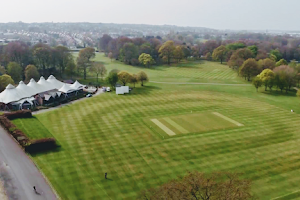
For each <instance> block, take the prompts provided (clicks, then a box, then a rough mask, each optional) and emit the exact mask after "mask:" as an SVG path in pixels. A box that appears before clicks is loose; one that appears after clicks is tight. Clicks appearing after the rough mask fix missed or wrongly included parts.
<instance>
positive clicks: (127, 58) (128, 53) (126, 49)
mask: <svg viewBox="0 0 300 200" xmlns="http://www.w3.org/2000/svg"><path fill="white" fill-rule="evenodd" d="M137 58H138V48H137V46H135V45H134V44H133V43H132V42H129V43H125V44H124V46H123V48H121V49H120V59H121V60H123V62H124V63H126V64H131V61H132V59H137Z"/></svg>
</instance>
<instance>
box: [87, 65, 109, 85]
mask: <svg viewBox="0 0 300 200" xmlns="http://www.w3.org/2000/svg"><path fill="white" fill-rule="evenodd" d="M90 71H91V72H92V73H94V74H96V76H97V83H98V76H99V75H100V76H101V78H102V79H103V76H104V75H105V74H106V68H105V66H104V65H103V64H102V63H93V64H92V66H91V67H90Z"/></svg>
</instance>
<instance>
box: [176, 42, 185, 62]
mask: <svg viewBox="0 0 300 200" xmlns="http://www.w3.org/2000/svg"><path fill="white" fill-rule="evenodd" d="M183 57H184V53H183V50H182V47H181V46H180V45H178V46H176V47H175V49H174V58H175V59H176V60H177V63H179V62H180V61H181V60H182V58H183Z"/></svg>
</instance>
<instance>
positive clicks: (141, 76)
mask: <svg viewBox="0 0 300 200" xmlns="http://www.w3.org/2000/svg"><path fill="white" fill-rule="evenodd" d="M137 77H138V81H139V82H141V86H144V83H145V82H148V81H149V78H148V76H147V74H146V73H145V72H143V71H140V72H139V73H137Z"/></svg>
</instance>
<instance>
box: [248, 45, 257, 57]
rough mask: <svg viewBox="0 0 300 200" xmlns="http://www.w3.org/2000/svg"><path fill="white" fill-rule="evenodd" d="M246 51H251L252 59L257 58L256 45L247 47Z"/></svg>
mask: <svg viewBox="0 0 300 200" xmlns="http://www.w3.org/2000/svg"><path fill="white" fill-rule="evenodd" d="M248 49H249V50H250V51H252V54H253V56H254V57H256V56H257V54H258V48H257V46H256V45H252V46H248Z"/></svg>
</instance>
